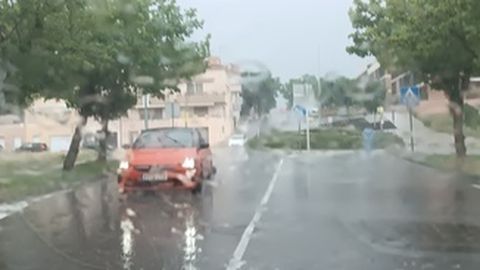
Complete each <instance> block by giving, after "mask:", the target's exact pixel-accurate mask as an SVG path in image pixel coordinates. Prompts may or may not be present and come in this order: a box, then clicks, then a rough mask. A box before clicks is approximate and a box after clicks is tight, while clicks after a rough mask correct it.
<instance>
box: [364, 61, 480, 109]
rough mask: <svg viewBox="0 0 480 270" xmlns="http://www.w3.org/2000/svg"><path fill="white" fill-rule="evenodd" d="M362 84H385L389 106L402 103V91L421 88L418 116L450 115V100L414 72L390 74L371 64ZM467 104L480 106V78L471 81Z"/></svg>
mask: <svg viewBox="0 0 480 270" xmlns="http://www.w3.org/2000/svg"><path fill="white" fill-rule="evenodd" d="M358 79H359V80H360V81H361V82H362V81H363V82H365V81H369V80H379V81H382V82H384V84H385V88H386V89H387V105H388V104H398V103H399V102H400V89H401V88H403V87H410V86H413V85H417V86H420V89H421V98H422V100H421V102H420V104H419V105H418V106H417V107H416V108H415V111H416V113H417V114H419V115H422V114H442V113H448V104H449V101H448V98H447V97H446V96H445V94H444V93H443V92H442V91H437V90H434V89H430V87H429V86H428V85H426V84H425V83H423V82H422V81H421V78H418V76H417V77H415V74H413V73H412V72H408V71H407V72H403V71H402V72H388V71H386V70H385V69H383V68H382V67H381V65H380V64H379V63H378V62H375V63H373V64H370V65H368V66H367V67H366V69H365V70H364V71H363V72H362V73H361V74H360V76H358ZM465 103H467V104H470V105H472V106H478V105H480V77H472V78H471V79H470V85H469V89H468V90H467V91H465Z"/></svg>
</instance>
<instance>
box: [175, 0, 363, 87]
mask: <svg viewBox="0 0 480 270" xmlns="http://www.w3.org/2000/svg"><path fill="white" fill-rule="evenodd" d="M352 1H353V0H178V2H179V3H180V5H182V6H184V7H193V8H196V9H197V10H198V15H199V17H200V18H202V19H204V20H205V26H204V30H203V33H210V34H212V40H211V51H212V54H214V55H217V56H220V57H221V58H222V60H223V61H224V62H231V63H245V61H247V62H248V61H260V62H261V63H263V64H264V65H266V66H267V67H268V68H269V69H270V70H271V71H272V73H273V74H274V76H280V77H281V78H282V80H287V79H289V78H292V77H297V76H300V75H302V74H305V73H312V74H319V73H320V74H321V75H325V74H326V73H329V72H333V73H334V74H338V75H346V76H349V77H351V76H356V75H358V74H359V73H360V71H361V70H362V68H364V67H365V65H366V64H367V63H369V62H371V59H370V60H366V59H361V58H359V57H357V56H351V55H348V54H347V53H346V51H345V47H346V46H347V45H348V44H349V40H348V37H347V36H348V34H349V33H351V31H352V27H351V25H350V21H349V18H348V9H349V7H350V6H351V5H352Z"/></svg>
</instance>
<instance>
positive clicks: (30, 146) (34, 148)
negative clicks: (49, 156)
mask: <svg viewBox="0 0 480 270" xmlns="http://www.w3.org/2000/svg"><path fill="white" fill-rule="evenodd" d="M15 151H17V152H45V151H48V146H47V144H45V143H24V144H22V146H20V147H19V148H17V149H16V150H15Z"/></svg>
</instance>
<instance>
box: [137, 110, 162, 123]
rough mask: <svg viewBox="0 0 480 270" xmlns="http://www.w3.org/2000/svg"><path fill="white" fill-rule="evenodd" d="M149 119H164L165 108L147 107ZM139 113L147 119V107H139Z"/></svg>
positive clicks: (143, 118)
mask: <svg viewBox="0 0 480 270" xmlns="http://www.w3.org/2000/svg"><path fill="white" fill-rule="evenodd" d="M147 111H148V119H149V120H158V119H163V118H164V117H163V108H151V109H147ZM138 115H139V116H140V119H141V120H145V109H138Z"/></svg>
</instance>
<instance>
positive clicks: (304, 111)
mask: <svg viewBox="0 0 480 270" xmlns="http://www.w3.org/2000/svg"><path fill="white" fill-rule="evenodd" d="M293 110H294V111H296V112H298V113H300V114H301V115H302V116H306V115H307V109H306V108H305V107H303V106H300V105H295V107H293Z"/></svg>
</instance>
